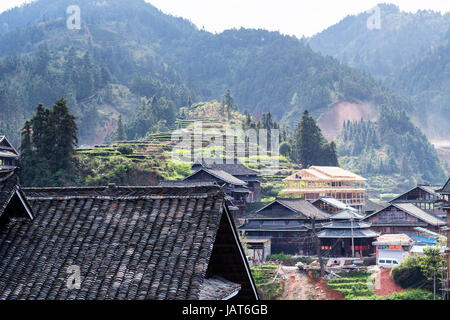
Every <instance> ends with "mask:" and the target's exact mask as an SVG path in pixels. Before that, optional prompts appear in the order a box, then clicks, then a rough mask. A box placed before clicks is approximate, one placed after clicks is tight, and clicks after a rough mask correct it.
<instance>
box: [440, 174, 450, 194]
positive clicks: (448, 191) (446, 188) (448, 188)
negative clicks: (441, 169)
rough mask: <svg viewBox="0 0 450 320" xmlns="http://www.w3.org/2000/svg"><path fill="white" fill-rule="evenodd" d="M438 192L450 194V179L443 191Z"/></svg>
mask: <svg viewBox="0 0 450 320" xmlns="http://www.w3.org/2000/svg"><path fill="white" fill-rule="evenodd" d="M437 192H438V193H441V194H450V178H448V181H447V182H446V183H445V184H444V186H443V187H442V188H441V189H439V190H437Z"/></svg>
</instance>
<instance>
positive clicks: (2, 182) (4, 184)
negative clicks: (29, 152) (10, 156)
mask: <svg viewBox="0 0 450 320" xmlns="http://www.w3.org/2000/svg"><path fill="white" fill-rule="evenodd" d="M17 184H18V178H17V176H16V175H15V174H14V171H0V216H2V214H3V212H4V211H5V209H6V207H7V206H8V204H9V201H10V200H11V198H12V196H13V195H14V193H15V192H16V185H17Z"/></svg>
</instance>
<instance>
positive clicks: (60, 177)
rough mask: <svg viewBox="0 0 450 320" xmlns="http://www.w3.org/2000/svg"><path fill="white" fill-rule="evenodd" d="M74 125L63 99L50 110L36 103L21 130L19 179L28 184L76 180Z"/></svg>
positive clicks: (72, 117) (56, 184)
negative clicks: (34, 109)
mask: <svg viewBox="0 0 450 320" xmlns="http://www.w3.org/2000/svg"><path fill="white" fill-rule="evenodd" d="M77 133H78V128H77V124H76V122H75V117H74V116H73V115H72V114H70V112H69V107H68V106H67V103H66V100H65V99H64V98H61V99H60V100H58V101H57V102H56V103H55V104H54V106H53V109H51V110H50V109H47V108H45V107H44V106H43V105H42V104H39V105H38V107H37V110H36V114H35V115H34V116H33V118H32V119H31V120H29V121H26V122H25V124H24V126H23V129H22V143H21V145H20V151H21V167H22V170H21V180H22V182H23V183H24V184H25V185H28V186H63V185H68V184H73V182H74V181H75V180H76V164H75V148H76V146H77V143H78V140H77Z"/></svg>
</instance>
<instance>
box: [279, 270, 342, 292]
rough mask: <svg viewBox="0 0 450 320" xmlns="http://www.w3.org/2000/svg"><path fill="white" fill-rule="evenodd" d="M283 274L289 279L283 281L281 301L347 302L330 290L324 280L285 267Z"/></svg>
mask: <svg viewBox="0 0 450 320" xmlns="http://www.w3.org/2000/svg"><path fill="white" fill-rule="evenodd" d="M283 272H284V273H285V275H286V277H287V279H286V280H282V283H283V285H284V292H283V295H282V296H281V300H345V298H344V297H343V296H342V294H341V293H340V292H338V291H336V290H331V289H329V288H328V287H327V285H326V281H325V280H324V279H320V280H317V279H313V278H312V277H311V276H308V275H306V274H304V273H299V272H298V271H297V268H296V267H283Z"/></svg>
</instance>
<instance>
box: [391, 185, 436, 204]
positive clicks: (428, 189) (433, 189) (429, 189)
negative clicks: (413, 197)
mask: <svg viewBox="0 0 450 320" xmlns="http://www.w3.org/2000/svg"><path fill="white" fill-rule="evenodd" d="M415 189H421V190H423V191H425V192H427V193H429V194H432V195H437V191H438V190H439V189H440V186H430V185H418V186H415V187H414V188H411V189H409V190H408V191H406V192H404V193H402V194H401V195H399V196H398V197H395V198H394V199H392V200H391V201H389V202H394V201H396V200H397V199H399V198H401V197H403V196H404V195H406V194H408V193H410V192H411V191H413V190H415Z"/></svg>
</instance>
